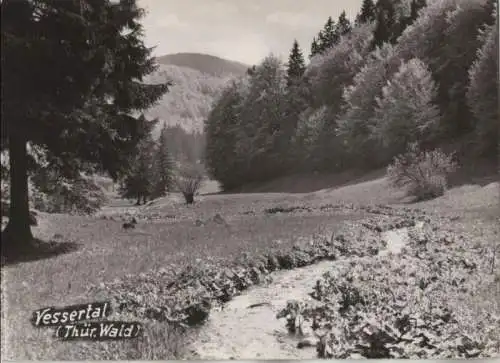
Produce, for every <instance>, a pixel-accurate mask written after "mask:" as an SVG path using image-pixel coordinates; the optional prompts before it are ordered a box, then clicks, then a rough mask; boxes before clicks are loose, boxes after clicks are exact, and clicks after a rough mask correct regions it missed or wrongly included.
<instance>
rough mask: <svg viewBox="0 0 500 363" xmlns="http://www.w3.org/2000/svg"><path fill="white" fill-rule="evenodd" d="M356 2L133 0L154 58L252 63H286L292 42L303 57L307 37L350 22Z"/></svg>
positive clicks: (308, 44) (307, 46)
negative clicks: (341, 19) (184, 55)
mask: <svg viewBox="0 0 500 363" xmlns="http://www.w3.org/2000/svg"><path fill="white" fill-rule="evenodd" d="M361 1H362V0H309V1H307V0H138V2H139V5H140V6H141V7H143V8H145V9H146V12H147V14H146V16H145V17H144V18H143V20H142V21H143V25H144V30H145V41H146V44H147V45H148V46H156V49H155V51H154V54H155V55H156V56H160V55H164V54H171V53H181V52H194V53H206V54H211V55H215V56H218V57H222V58H226V59H230V60H236V61H239V62H242V63H245V64H249V65H251V64H257V63H259V62H260V61H261V60H262V59H263V58H264V57H266V56H267V55H268V54H270V53H273V54H275V55H277V56H281V57H282V58H283V60H286V59H287V57H288V54H289V52H290V49H291V47H292V44H293V40H294V39H297V41H298V42H299V45H300V46H301V48H302V49H303V52H304V56H305V57H306V58H307V57H308V55H309V52H310V47H311V41H312V38H313V37H314V36H315V35H317V33H318V32H319V30H320V29H321V28H322V27H323V25H324V23H325V22H326V20H327V19H328V16H332V18H333V19H334V20H337V18H338V16H339V15H340V13H341V12H342V10H345V11H346V14H347V17H348V18H350V19H351V20H353V19H354V18H355V16H356V14H357V12H358V10H359V9H360V7H361Z"/></svg>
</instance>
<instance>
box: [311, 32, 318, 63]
mask: <svg viewBox="0 0 500 363" xmlns="http://www.w3.org/2000/svg"><path fill="white" fill-rule="evenodd" d="M318 53H319V45H318V40H317V39H316V37H314V38H313V41H312V43H311V54H310V55H309V58H312V57H314V56H315V55H316V54H318Z"/></svg>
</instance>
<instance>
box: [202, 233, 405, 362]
mask: <svg viewBox="0 0 500 363" xmlns="http://www.w3.org/2000/svg"><path fill="white" fill-rule="evenodd" d="M382 237H383V238H384V239H385V240H386V242H387V250H385V251H382V252H381V253H382V254H385V253H388V252H392V253H398V252H399V251H400V250H401V248H402V247H403V246H404V244H405V243H406V241H407V239H408V230H407V228H402V229H399V230H393V231H388V232H385V233H384V234H383V236H382ZM334 264H335V261H322V262H320V263H316V264H314V265H311V266H306V267H303V268H297V269H294V270H282V271H278V272H275V273H273V274H272V282H271V283H270V284H267V285H259V286H255V287H252V288H250V289H248V290H247V291H245V292H244V293H243V294H242V295H240V296H236V297H235V298H234V299H232V300H231V301H230V302H228V303H227V304H226V305H225V307H224V309H223V310H221V311H213V312H212V313H211V314H210V319H209V321H208V322H207V324H206V325H205V326H204V327H203V328H202V329H201V330H200V332H199V335H198V336H197V339H196V343H195V344H194V351H195V354H196V356H198V357H199V358H200V359H204V360H205V359H207V360H210V359H214V360H221V359H314V358H316V349H315V348H314V347H311V348H305V349H298V348H297V343H298V341H299V340H298V338H296V337H293V336H290V335H289V334H288V332H287V330H286V328H285V322H284V321H283V320H278V319H276V314H277V313H278V312H279V311H280V310H281V309H282V308H283V307H285V306H286V303H287V301H288V300H292V299H296V300H300V301H307V300H311V299H312V298H311V297H310V296H309V295H308V294H309V293H310V292H311V291H312V288H313V286H314V284H315V282H316V280H318V279H319V278H321V276H322V275H323V274H324V273H325V272H327V271H328V270H329V269H331V267H332V266H333V265H334ZM261 303H263V305H259V306H256V307H252V308H249V306H251V305H253V304H261Z"/></svg>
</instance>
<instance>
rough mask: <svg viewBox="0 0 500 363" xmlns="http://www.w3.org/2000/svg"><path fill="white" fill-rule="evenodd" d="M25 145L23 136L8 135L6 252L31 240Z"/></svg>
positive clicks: (3, 235)
mask: <svg viewBox="0 0 500 363" xmlns="http://www.w3.org/2000/svg"><path fill="white" fill-rule="evenodd" d="M26 145H27V141H26V139H25V138H24V137H23V136H21V135H10V137H9V159H10V160H9V165H10V211H9V223H8V224H7V227H6V228H5V230H4V232H3V233H2V247H3V248H2V249H4V250H5V251H6V252H7V253H12V252H22V251H23V250H25V249H27V248H29V247H30V245H31V243H32V242H33V234H32V233H31V227H30V211H29V201H28V154H27V148H26Z"/></svg>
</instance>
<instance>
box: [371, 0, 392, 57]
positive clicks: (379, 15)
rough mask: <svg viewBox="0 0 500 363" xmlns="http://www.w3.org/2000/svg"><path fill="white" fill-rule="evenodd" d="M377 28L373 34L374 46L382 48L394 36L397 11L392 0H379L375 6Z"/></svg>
mask: <svg viewBox="0 0 500 363" xmlns="http://www.w3.org/2000/svg"><path fill="white" fill-rule="evenodd" d="M375 12H376V23H377V25H376V27H375V30H374V32H373V36H374V39H373V45H374V46H375V47H380V46H381V45H382V44H383V43H386V42H390V41H392V40H393V38H394V36H393V33H394V26H395V9H394V4H393V3H392V1H391V0H378V1H377V3H376V5H375Z"/></svg>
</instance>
